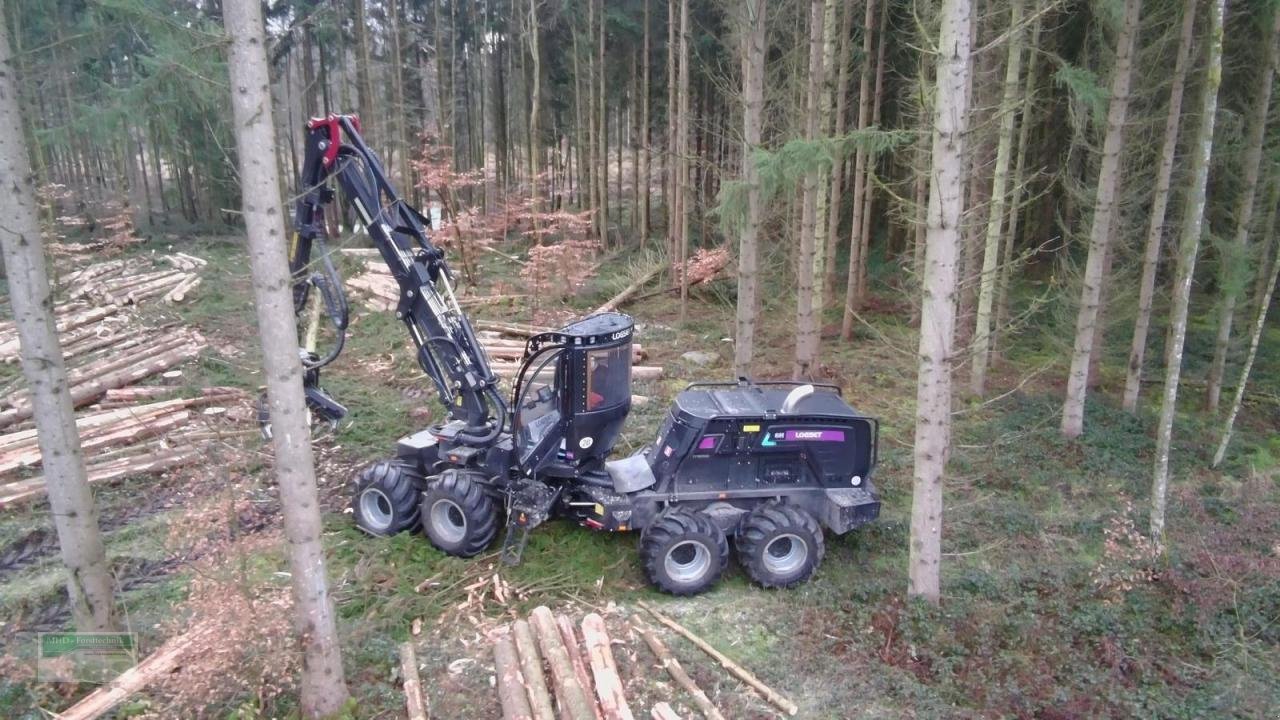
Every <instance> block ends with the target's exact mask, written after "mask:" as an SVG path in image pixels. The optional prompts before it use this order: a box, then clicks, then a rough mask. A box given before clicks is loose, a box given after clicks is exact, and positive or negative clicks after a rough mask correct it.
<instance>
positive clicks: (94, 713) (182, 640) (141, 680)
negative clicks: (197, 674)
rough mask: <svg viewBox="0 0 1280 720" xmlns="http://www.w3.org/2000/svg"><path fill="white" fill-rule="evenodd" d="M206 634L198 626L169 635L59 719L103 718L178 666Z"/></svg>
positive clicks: (85, 719)
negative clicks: (149, 652)
mask: <svg viewBox="0 0 1280 720" xmlns="http://www.w3.org/2000/svg"><path fill="white" fill-rule="evenodd" d="M205 634H206V631H205V630H204V629H203V628H196V629H195V630H191V631H188V632H186V633H184V634H182V635H179V636H178V637H174V638H169V639H168V640H167V641H165V643H164V644H163V645H161V646H160V648H159V649H158V650H156V651H155V652H154V653H152V654H150V655H148V656H147V658H146V659H145V660H143V661H142V662H140V663H138V664H137V665H136V666H134V667H132V668H129V669H128V670H126V671H124V672H123V673H121V674H120V676H119V677H117V678H116V679H115V680H112V681H111V682H110V683H108V684H106V685H104V686H102V687H100V688H98V689H97V690H94V691H93V692H91V693H89V694H88V695H86V696H85V697H84V699H82V700H81V701H80V702H78V703H76V704H75V705H72V706H71V707H70V708H68V709H66V710H64V711H62V712H61V713H60V714H58V716H57V717H58V718H59V720H94V719H95V718H100V717H102V716H103V715H106V714H107V713H108V712H110V711H111V709H112V708H114V707H115V706H117V705H119V704H120V703H122V702H124V701H125V700H127V699H128V698H129V696H131V695H133V694H134V693H136V692H138V691H139V690H141V689H143V688H145V687H146V686H147V685H149V684H151V683H152V682H153V681H155V680H156V679H157V678H161V677H164V676H165V675H168V674H170V673H172V672H173V671H174V670H175V669H177V668H178V666H179V664H180V663H181V662H182V658H183V656H184V655H185V654H186V653H187V651H189V650H191V649H192V648H194V647H198V646H199V643H198V641H199V640H200V639H201V638H202V637H203V636H204V635H205Z"/></svg>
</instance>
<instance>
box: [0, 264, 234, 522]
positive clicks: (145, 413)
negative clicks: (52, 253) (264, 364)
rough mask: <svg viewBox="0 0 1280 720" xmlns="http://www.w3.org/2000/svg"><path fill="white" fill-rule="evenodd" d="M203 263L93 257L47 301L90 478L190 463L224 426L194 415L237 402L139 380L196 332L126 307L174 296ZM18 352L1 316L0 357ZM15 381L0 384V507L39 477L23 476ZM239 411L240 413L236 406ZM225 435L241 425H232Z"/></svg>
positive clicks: (163, 368) (24, 414)
mask: <svg viewBox="0 0 1280 720" xmlns="http://www.w3.org/2000/svg"><path fill="white" fill-rule="evenodd" d="M205 264H206V263H205V261H204V260H202V259H200V258H197V257H194V256H191V255H186V254H184V253H174V254H171V255H162V256H160V257H158V258H154V259H153V258H140V257H138V258H128V259H117V260H109V261H106V262H100V263H97V264H94V265H89V266H88V267H85V268H82V269H79V270H76V271H74V272H72V273H70V274H68V275H67V276H66V277H65V278H64V279H63V281H62V282H61V283H60V286H61V287H62V288H64V289H65V290H66V298H67V299H66V300H65V301H64V302H63V303H61V304H60V305H58V306H56V307H55V313H56V324H57V328H58V333H59V338H60V340H61V344H62V348H63V357H64V359H65V361H66V364H67V384H68V386H69V388H70V392H71V400H72V404H73V405H74V406H75V407H76V408H84V411H83V412H81V413H80V414H79V416H78V417H77V419H76V428H77V430H78V431H79V434H80V441H81V448H82V450H83V451H84V456H85V465H86V470H87V471H88V476H89V481H90V482H105V481H109V480H115V479H118V478H123V477H128V476H134V475H143V474H150V473H158V472H163V471H164V470H168V469H170V468H173V467H176V466H179V465H183V464H185V463H190V462H194V461H195V460H197V458H199V457H201V455H202V453H203V450H204V447H203V444H204V443H206V442H207V441H209V440H210V439H215V438H217V437H222V436H224V435H225V432H227V430H226V429H223V430H221V431H220V430H218V429H214V430H213V431H210V430H209V429H207V428H197V427H193V421H194V420H196V419H197V418H198V417H201V416H202V415H203V414H205V413H207V414H209V416H220V415H222V414H223V413H224V412H225V410H226V408H225V406H226V405H227V404H230V403H243V402H246V397H247V396H246V395H245V393H244V392H243V391H241V390H238V389H235V388H223V387H214V388H205V389H204V390H202V391H201V392H200V394H199V395H197V396H195V397H175V396H176V395H177V394H178V390H179V388H176V387H171V386H162V385H140V384H139V383H142V382H144V381H147V380H149V379H151V378H154V377H156V376H157V375H165V376H166V377H168V376H171V375H180V374H181V371H179V370H175V368H177V367H178V366H179V365H181V364H182V363H184V362H186V361H188V360H191V359H193V358H195V357H196V356H198V355H199V354H200V351H201V350H203V349H204V348H205V346H206V342H205V339H204V338H203V337H202V336H201V335H200V334H199V333H197V332H195V331H194V330H191V329H189V328H186V327H183V326H180V325H164V326H160V327H153V328H148V327H145V326H143V325H142V323H141V321H140V320H139V318H138V317H137V314H136V313H134V312H132V311H130V310H128V309H127V308H128V307H129V306H132V305H138V304H139V303H142V302H144V301H148V300H150V301H155V302H167V303H174V302H182V301H183V300H184V299H186V298H187V297H188V296H189V294H190V292H191V291H192V290H193V289H194V288H195V287H197V286H198V285H199V284H200V274H199V273H200V269H201V268H202V267H204V265H205ZM18 358H19V342H18V338H17V331H16V328H15V327H14V325H13V323H12V322H7V323H0V360H2V361H4V362H7V363H12V362H15V361H16V360H18ZM21 388H22V382H21V379H17V380H14V381H12V382H10V383H9V384H8V385H7V386H6V387H4V388H0V431H6V433H5V434H0V508H5V507H8V506H10V505H12V504H14V503H17V502H20V501H23V500H27V499H30V498H32V497H36V496H39V495H42V494H43V493H44V480H43V478H41V477H39V476H34V477H28V476H30V475H32V473H33V471H34V470H35V469H36V468H38V467H39V465H40V459H41V458H40V448H39V445H38V438H37V436H36V431H35V429H34V428H33V427H32V424H31V422H30V420H31V416H32V411H33V408H32V405H31V400H30V395H29V393H27V392H26V391H25V390H23V389H21ZM242 415H243V413H242ZM232 432H242V431H240V430H234V431H232Z"/></svg>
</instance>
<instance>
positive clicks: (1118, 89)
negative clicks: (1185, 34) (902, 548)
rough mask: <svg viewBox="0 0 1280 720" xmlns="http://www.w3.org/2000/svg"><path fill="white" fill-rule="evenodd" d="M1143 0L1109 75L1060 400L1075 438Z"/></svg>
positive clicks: (1134, 2)
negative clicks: (1072, 336) (1072, 342)
mask: <svg viewBox="0 0 1280 720" xmlns="http://www.w3.org/2000/svg"><path fill="white" fill-rule="evenodd" d="M1141 9H1142V0H1125V5H1124V19H1123V20H1122V24H1121V27H1120V34H1119V36H1118V37H1117V38H1116V61H1115V68H1114V69H1113V70H1112V74H1111V103H1110V106H1109V107H1108V109H1107V133H1106V137H1105V139H1104V140H1103V145H1102V161H1101V162H1100V163H1099V167H1098V189H1097V195H1096V197H1095V199H1094V209H1093V225H1092V227H1091V228H1090V231H1089V259H1088V260H1087V261H1086V263H1085V271H1084V282H1083V284H1082V287H1081V289H1080V310H1079V313H1078V315H1077V316H1076V335H1075V349H1074V351H1073V352H1072V356H1071V371H1070V374H1069V375H1068V376H1067V395H1066V400H1065V401H1064V402H1063V405H1062V434H1063V436H1064V437H1067V438H1069V439H1070V438H1077V437H1080V434H1081V433H1082V432H1084V401H1085V395H1086V394H1087V393H1088V390H1089V360H1090V358H1091V357H1092V356H1093V352H1094V340H1095V336H1096V333H1095V330H1096V328H1097V320H1098V309H1099V307H1100V305H1101V302H1100V298H1101V295H1102V284H1103V283H1105V282H1106V281H1107V278H1105V277H1104V276H1103V266H1104V265H1105V264H1106V259H1107V253H1108V251H1109V246H1110V242H1111V224H1112V222H1113V220H1114V217H1115V214H1116V200H1117V197H1118V191H1117V185H1118V184H1119V180H1120V159H1121V157H1120V156H1121V154H1122V151H1123V149H1124V125H1125V119H1126V116H1127V114H1128V111H1129V85H1130V81H1131V80H1132V78H1133V49H1134V45H1135V42H1136V40H1137V36H1138V25H1139V13H1140V12H1141Z"/></svg>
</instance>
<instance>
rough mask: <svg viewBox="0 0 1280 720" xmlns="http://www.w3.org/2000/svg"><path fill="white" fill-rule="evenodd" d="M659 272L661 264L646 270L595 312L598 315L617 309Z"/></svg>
mask: <svg viewBox="0 0 1280 720" xmlns="http://www.w3.org/2000/svg"><path fill="white" fill-rule="evenodd" d="M660 272H662V265H661V264H657V265H654V266H653V267H652V268H650V269H649V270H646V271H645V273H644V274H643V275H641V276H640V277H638V278H636V280H635V282H633V283H631V284H630V285H628V286H626V287H625V288H623V290H622V292H620V293H618V294H617V295H614V296H613V297H611V298H609V300H608V302H606V303H605V304H603V305H601V306H600V307H598V308H596V309H595V312H598V313H602V312H612V311H614V310H616V309H618V306H619V305H621V304H622V303H624V302H626V301H627V300H628V299H630V298H631V296H632V295H635V294H636V293H637V292H640V288H642V287H644V286H645V285H647V284H649V281H650V280H652V279H654V278H656V277H658V273H660Z"/></svg>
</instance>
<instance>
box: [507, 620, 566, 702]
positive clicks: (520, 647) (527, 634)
mask: <svg viewBox="0 0 1280 720" xmlns="http://www.w3.org/2000/svg"><path fill="white" fill-rule="evenodd" d="M511 636H512V639H514V640H515V644H516V651H517V652H518V653H519V654H520V671H521V674H522V675H523V676H524V686H525V691H526V692H528V694H529V709H530V711H531V712H532V713H533V720H556V714H555V710H553V709H552V705H551V693H549V692H547V678H546V675H545V674H544V673H543V672H542V657H541V656H540V655H538V642H537V640H535V639H534V638H533V630H532V629H531V628H530V627H529V623H528V622H527V621H525V620H516V621H515V622H513V623H511Z"/></svg>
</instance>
